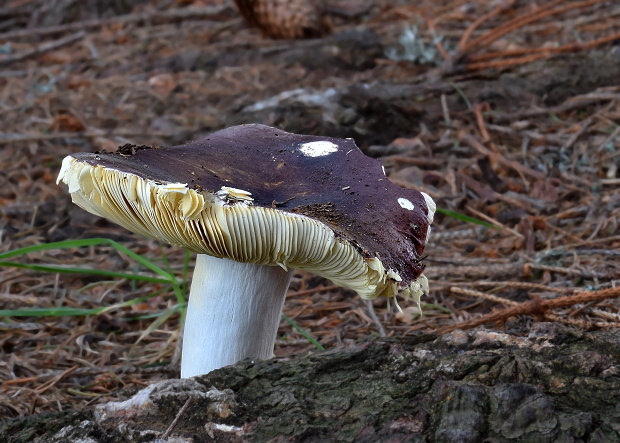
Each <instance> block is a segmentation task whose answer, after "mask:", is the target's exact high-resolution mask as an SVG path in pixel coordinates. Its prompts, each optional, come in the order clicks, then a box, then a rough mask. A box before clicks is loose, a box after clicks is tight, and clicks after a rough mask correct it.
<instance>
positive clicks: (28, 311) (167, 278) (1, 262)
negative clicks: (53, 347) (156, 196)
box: [0, 238, 324, 350]
mask: <svg viewBox="0 0 620 443" xmlns="http://www.w3.org/2000/svg"><path fill="white" fill-rule="evenodd" d="M102 245H103V246H110V247H112V248H113V249H115V250H116V251H117V252H120V253H123V254H125V255H126V256H128V257H129V258H131V259H132V260H134V261H135V262H136V263H137V264H139V265H141V266H143V267H144V268H146V270H147V271H150V274H146V273H138V272H132V273H127V272H116V271H107V270H102V269H92V268H80V267H75V266H60V265H55V266H54V265H42V264H28V263H19V262H15V261H7V259H13V258H17V257H22V256H25V255H28V254H32V253H36V252H41V251H47V250H50V249H71V248H83V247H91V246H102ZM190 260H191V254H190V253H189V252H188V251H186V252H185V257H184V260H183V270H182V275H181V277H180V278H177V277H176V276H175V275H174V272H173V271H172V268H171V267H170V263H169V262H168V259H167V257H166V256H165V255H164V256H163V262H164V267H163V268H162V267H161V266H158V265H156V264H155V263H153V261H151V260H149V259H147V258H144V257H142V256H141V255H139V254H136V253H135V252H133V251H131V250H130V249H128V248H127V247H125V246H123V245H122V244H120V243H117V242H115V241H114V240H110V239H107V238H90V239H83V240H67V241H61V242H55V243H46V244H41V245H35V246H29V247H26V248H21V249H15V250H13V251H9V252H5V253H0V267H2V266H4V267H12V268H18V269H27V270H31V271H36V272H51V273H61V274H86V275H96V276H100V277H109V278H110V279H113V280H115V279H127V280H130V281H132V282H144V283H161V284H163V285H164V289H161V290H158V291H154V292H153V293H151V294H149V295H146V296H143V297H136V298H134V299H132V300H129V301H125V302H122V303H115V304H112V305H109V306H104V307H100V308H91V309H80V308H71V307H63V306H59V307H54V308H21V309H1V310H0V317H59V316H88V315H99V314H102V313H104V312H108V311H111V310H113V309H118V308H125V307H129V306H133V305H135V304H138V303H141V302H144V301H146V300H148V299H149V298H152V297H155V296H157V295H160V294H162V293H164V292H166V291H170V292H172V293H173V294H174V295H175V297H176V304H175V305H173V306H171V307H169V308H167V309H166V310H164V311H163V312H161V313H159V314H155V315H153V314H150V315H141V316H134V317H128V318H125V319H124V320H127V321H132V320H144V319H153V318H154V320H153V322H152V323H151V324H150V325H149V326H148V328H147V329H146V330H145V331H143V333H142V334H141V336H140V337H139V338H138V340H137V342H136V344H137V343H138V342H140V341H141V340H142V339H143V338H144V337H146V336H147V335H148V334H150V333H151V332H153V331H154V330H156V329H157V328H158V327H160V326H161V325H162V324H163V323H165V322H166V321H167V320H168V319H169V318H170V317H171V316H173V315H174V314H176V313H180V314H181V322H183V320H184V318H185V309H186V308H187V294H188V291H189V285H188V282H187V274H188V270H189V263H190ZM107 282H109V281H107ZM100 283H101V282H98V283H91V284H89V285H86V286H85V287H83V288H81V289H79V290H78V292H81V291H83V290H84V289H86V288H87V287H92V286H93V285H96V284H100ZM282 318H283V319H284V320H286V322H288V323H289V324H290V325H291V326H292V327H293V328H295V329H296V330H297V331H299V332H300V333H301V334H302V335H303V336H304V337H306V338H307V339H308V341H310V343H312V344H313V345H314V346H315V347H316V348H317V349H320V350H324V348H323V346H321V344H320V343H318V342H317V341H316V340H315V339H314V338H312V336H311V335H310V334H309V333H308V332H307V331H305V330H303V329H302V328H301V327H300V326H299V325H298V324H297V323H295V322H294V321H293V320H292V319H290V318H288V317H286V316H285V315H282Z"/></svg>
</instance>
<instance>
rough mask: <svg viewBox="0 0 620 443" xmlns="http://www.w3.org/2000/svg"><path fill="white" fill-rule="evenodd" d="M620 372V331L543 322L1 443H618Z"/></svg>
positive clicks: (91, 416) (295, 364)
mask: <svg viewBox="0 0 620 443" xmlns="http://www.w3.org/2000/svg"><path fill="white" fill-rule="evenodd" d="M619 364H620V332H618V331H615V332H600V331H599V332H576V331H573V330H570V329H567V328H564V327H562V326H558V325H555V324H549V323H538V324H535V325H534V326H533V327H532V329H531V330H530V331H529V332H528V333H527V334H521V335H518V334H509V333H498V332H490V331H485V330H475V331H468V332H464V331H458V330H457V331H454V332H452V333H450V334H447V335H444V336H441V337H439V338H437V337H434V336H431V335H420V336H414V337H406V338H403V339H399V340H396V339H373V340H368V341H364V342H361V343H356V344H354V345H351V346H349V347H347V348H344V349H336V350H332V351H328V352H323V353H318V352H317V353H313V354H309V355H303V356H297V357H293V358H289V359H284V358H280V359H272V360H266V361H257V362H250V361H243V362H240V363H238V364H237V365H235V366H231V367H227V368H222V369H219V370H216V371H213V372H211V373H210V374H208V375H206V376H201V377H198V378H194V379H185V380H168V381H165V382H159V383H156V384H154V385H151V386H149V387H148V388H146V389H144V390H142V391H140V392H139V393H138V394H136V396H134V397H132V398H131V399H129V400H127V401H125V402H114V403H108V404H106V405H100V406H97V407H95V408H93V409H90V410H84V411H79V412H68V413H64V414H47V415H42V416H32V417H26V418H23V419H18V420H11V421H6V422H4V423H1V424H0V441H6V442H66V441H77V440H79V439H83V441H92V442H110V441H136V442H137V441H140V442H154V441H157V439H160V441H170V442H172V441H177V442H180V441H193V442H209V441H217V442H237V441H267V440H269V441H273V440H275V441H289V440H294V441H303V442H319V441H321V442H326V441H335V442H376V441H420V442H423V441H429V442H431V441H433V442H480V441H493V442H512V441H519V442H530V441H531V442H553V441H588V442H613V441H620V374H619V371H618V366H619ZM190 397H191V398H192V401H191V403H190V404H189V407H188V408H186V410H185V411H184V412H183V413H182V414H180V416H179V417H178V422H177V424H176V427H175V428H174V430H173V431H172V432H169V433H168V434H169V435H171V437H170V438H169V439H168V440H161V437H162V435H163V434H164V433H165V431H166V430H167V429H168V427H169V425H170V424H171V423H172V422H173V420H174V419H175V417H176V416H177V414H178V413H179V411H180V410H181V409H182V408H183V406H184V405H185V403H186V402H187V400H188V398H190ZM88 439H90V440H88Z"/></svg>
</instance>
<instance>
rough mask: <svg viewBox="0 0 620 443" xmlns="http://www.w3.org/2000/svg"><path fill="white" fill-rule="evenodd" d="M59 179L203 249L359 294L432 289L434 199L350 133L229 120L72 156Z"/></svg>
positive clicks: (132, 220) (165, 237)
mask: <svg viewBox="0 0 620 443" xmlns="http://www.w3.org/2000/svg"><path fill="white" fill-rule="evenodd" d="M60 181H63V182H65V183H66V184H68V185H69V192H70V193H71V196H72V199H73V201H74V202H75V203H76V204H77V205H79V206H81V207H82V208H84V209H86V210H87V211H89V212H91V213H93V214H96V215H100V216H102V217H105V218H107V219H109V220H112V221H114V222H116V223H118V224H120V225H121V226H124V227H125V228H127V229H129V230H131V231H134V232H136V233H140V234H143V235H146V236H148V237H152V238H156V239H158V240H161V241H164V242H168V243H171V244H174V245H178V246H182V247H184V248H187V249H190V250H192V251H195V252H197V253H200V254H209V255H213V256H216V257H226V258H229V259H233V260H237V261H240V262H248V263H256V264H261V265H271V266H275V265H279V266H282V267H283V268H288V267H291V268H295V269H302V270H306V271H309V272H313V273H315V274H317V275H321V276H323V277H326V278H329V279H330V280H332V281H333V282H334V283H336V284H339V285H341V286H344V287H348V288H351V289H353V290H355V291H356V292H357V293H358V294H360V296H362V297H363V298H370V299H372V298H375V297H378V296H386V297H391V296H394V295H396V294H397V293H398V292H399V291H400V292H401V293H402V294H403V295H405V296H406V297H412V298H414V299H415V300H416V301H419V297H420V295H421V294H422V292H426V291H428V284H427V281H426V278H425V277H424V276H423V275H422V271H423V270H424V265H423V264H422V263H421V262H420V261H421V255H422V252H423V250H424V246H425V243H426V239H427V237H428V234H429V232H430V223H431V222H432V220H433V214H434V211H435V204H434V202H433V200H432V199H431V198H430V197H429V196H428V195H426V194H424V193H421V192H418V191H415V190H411V189H403V188H401V187H399V186H396V185H394V184H393V183H391V182H390V181H389V180H388V179H387V178H386V176H385V173H384V171H383V168H382V166H381V163H380V162H379V161H378V160H376V159H372V158H370V157H367V156H366V155H364V154H363V153H362V152H361V151H360V149H359V148H358V147H357V146H356V145H355V143H354V142H353V140H351V139H338V138H330V137H320V136H311V135H298V134H291V133H288V132H284V131H281V130H279V129H275V128H271V127H269V126H264V125H242V126H234V127H231V128H228V129H224V130H221V131H218V132H215V133H213V134H211V135H208V136H206V137H204V138H201V139H199V140H196V141H192V142H190V143H187V144H184V145H180V146H174V147H169V148H160V147H147V146H134V145H125V146H122V147H121V148H119V149H118V150H117V151H116V152H115V153H95V154H90V153H79V154H74V155H71V156H68V157H66V158H65V159H64V161H63V166H62V169H61V171H60V174H59V177H58V182H60Z"/></svg>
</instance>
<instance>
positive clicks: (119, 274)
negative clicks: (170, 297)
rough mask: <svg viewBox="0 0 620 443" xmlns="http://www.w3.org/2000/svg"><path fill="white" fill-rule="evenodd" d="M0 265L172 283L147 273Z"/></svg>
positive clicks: (10, 264)
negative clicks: (149, 275)
mask: <svg viewBox="0 0 620 443" xmlns="http://www.w3.org/2000/svg"><path fill="white" fill-rule="evenodd" d="M0 266H4V267H12V268H19V269H30V270H31V271H39V272H57V273H60V274H90V275H101V276H104V277H114V278H126V279H128V280H139V281H145V282H151V283H164V284H170V283H171V282H170V280H169V279H166V278H158V277H148V276H146V275H140V274H126V273H124V272H115V271H103V270H100V269H87V268H72V267H64V266H50V265H30V264H24V263H14V262H6V261H4V262H3V261H0ZM175 282H176V280H175Z"/></svg>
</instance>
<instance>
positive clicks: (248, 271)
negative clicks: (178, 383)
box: [181, 254, 293, 378]
mask: <svg viewBox="0 0 620 443" xmlns="http://www.w3.org/2000/svg"><path fill="white" fill-rule="evenodd" d="M292 274H293V271H292V270H288V271H285V270H283V269H282V268H280V267H279V266H263V265H255V264H251V263H239V262H235V261H232V260H229V259H226V258H215V257H211V256H209V255H204V254H199V255H198V258H197V259H196V269H195V270H194V278H193V280H192V286H191V291H190V297H189V306H188V307H187V316H186V318H185V330H184V333H183V356H182V360H181V377H183V378H187V377H193V376H195V375H201V374H206V373H208V372H210V371H212V370H214V369H218V368H221V367H223V366H227V365H231V364H234V363H236V362H238V361H240V360H243V359H245V358H256V359H268V358H271V357H272V356H273V346H274V342H275V339H276V334H277V332H278V325H279V324H280V317H281V313H282V306H283V304H284V298H285V296H286V290H287V288H288V285H289V282H290V280H291V276H292Z"/></svg>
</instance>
